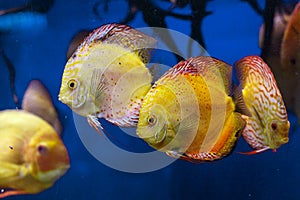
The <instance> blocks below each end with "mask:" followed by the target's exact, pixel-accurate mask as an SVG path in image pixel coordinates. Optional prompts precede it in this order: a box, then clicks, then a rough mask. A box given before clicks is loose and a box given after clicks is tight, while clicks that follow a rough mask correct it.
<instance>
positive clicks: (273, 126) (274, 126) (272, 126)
mask: <svg viewBox="0 0 300 200" xmlns="http://www.w3.org/2000/svg"><path fill="white" fill-rule="evenodd" d="M271 128H272V129H273V131H275V130H276V129H277V124H276V123H272V124H271Z"/></svg>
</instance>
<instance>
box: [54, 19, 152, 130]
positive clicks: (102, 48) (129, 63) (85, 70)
mask: <svg viewBox="0 0 300 200" xmlns="http://www.w3.org/2000/svg"><path fill="white" fill-rule="evenodd" d="M155 44H156V40H155V39H154V38H152V37H150V36H147V35H145V34H143V33H141V32H139V31H137V30H134V29H132V28H131V27H128V26H126V25H119V24H107V25H103V26H101V27H100V28H98V29H96V30H94V31H93V32H92V33H91V34H90V35H89V36H88V37H87V38H85V40H84V41H83V43H81V45H80V46H79V47H78V48H77V50H76V51H75V52H74V54H73V55H72V56H71V58H70V59H69V60H68V62H67V64H66V66H65V70H64V73H63V77H62V83H61V88H60V92H59V100H60V101H61V102H63V103H65V104H67V105H68V106H69V107H70V108H71V109H72V110H73V111H74V112H76V113H78V114H79V115H82V116H86V117H88V121H89V123H90V124H91V125H92V126H93V127H94V128H96V129H98V128H99V127H100V128H102V127H101V124H100V123H99V122H98V120H97V118H105V119H106V120H108V121H109V122H111V123H113V124H116V125H118V126H124V127H128V126H135V125H136V124H137V121H138V113H139V108H140V105H141V102H142V98H143V97H144V96H145V95H146V93H147V92H148V90H149V89H150V87H151V81H152V77H151V74H150V72H149V70H148V68H146V63H147V62H148V61H149V59H150V51H151V48H153V47H154V46H155Z"/></svg>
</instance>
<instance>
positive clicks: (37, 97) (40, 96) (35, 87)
mask: <svg viewBox="0 0 300 200" xmlns="http://www.w3.org/2000/svg"><path fill="white" fill-rule="evenodd" d="M22 109H23V110H26V111H28V112H31V113H33V114H35V115H37V116H39V117H41V118H42V119H44V120H45V121H47V122H48V123H49V124H50V125H52V126H53V128H54V129H55V130H56V132H57V133H58V134H59V135H60V134H61V133H62V131H63V128H62V125H61V123H60V121H59V118H58V115H57V112H56V109H55V107H54V105H53V102H52V99H51V96H50V94H49V92H48V90H47V89H46V88H45V86H44V85H43V84H42V82H40V81H39V80H32V81H31V82H30V84H29V86H28V87H27V89H26V92H25V94H24V97H23V102H22Z"/></svg>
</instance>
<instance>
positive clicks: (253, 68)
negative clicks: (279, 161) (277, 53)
mask: <svg viewBox="0 0 300 200" xmlns="http://www.w3.org/2000/svg"><path fill="white" fill-rule="evenodd" d="M235 68H236V70H237V77H238V79H239V81H240V86H239V87H241V88H242V96H243V99H244V102H245V104H246V106H247V108H248V110H249V112H250V113H251V115H252V116H251V117H248V116H244V115H243V116H242V117H243V118H244V119H245V120H246V122H247V125H246V127H245V129H244V131H243V133H242V134H243V137H244V138H245V140H246V141H247V143H248V144H249V145H250V146H251V147H253V148H254V149H256V150H254V151H252V152H249V153H246V154H255V153H259V152H262V151H265V150H268V149H273V150H274V151H275V150H276V149H277V148H279V147H280V146H281V145H282V144H285V143H287V142H288V140H289V138H288V132H289V128H290V123H289V121H288V118H287V112H286V109H285V106H284V102H283V100H282V97H281V94H280V91H279V89H278V86H277V84H276V80H275V78H274V76H273V74H272V72H271V70H270V68H269V67H268V65H267V64H266V63H265V62H264V61H263V60H262V59H261V58H260V57H258V56H247V57H244V58H242V59H241V60H239V61H238V62H237V63H236V64H235Z"/></svg>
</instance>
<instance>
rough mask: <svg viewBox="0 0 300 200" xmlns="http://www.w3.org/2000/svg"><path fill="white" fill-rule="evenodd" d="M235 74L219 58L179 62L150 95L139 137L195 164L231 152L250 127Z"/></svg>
mask: <svg viewBox="0 0 300 200" xmlns="http://www.w3.org/2000/svg"><path fill="white" fill-rule="evenodd" d="M231 75H232V67H231V66H229V65H228V64H226V63H224V62H222V61H220V60H218V59H215V58H211V57H205V56H199V57H194V58H190V59H188V60H186V61H181V62H179V63H178V64H177V65H175V66H174V67H173V68H171V69H170V70H169V71H167V72H166V73H165V74H164V75H163V76H162V77H161V78H160V79H159V80H158V81H157V82H156V83H155V84H154V85H153V86H152V88H151V89H150V91H149V92H148V93H147V95H146V96H145V98H144V100H143V103H142V107H141V109H140V117H139V121H138V126H137V135H138V136H139V137H140V138H142V139H143V140H145V141H146V142H147V143H148V144H149V145H150V146H152V147H153V148H155V149H157V150H159V151H163V152H166V153H167V155H169V156H173V157H179V158H182V159H185V160H188V161H191V162H201V161H213V160H216V159H221V158H223V157H224V156H227V155H228V154H229V153H230V152H231V151H232V149H233V147H234V146H235V143H236V141H237V139H238V138H239V136H240V133H241V131H242V130H243V128H244V126H245V121H244V120H243V119H242V117H241V114H240V113H238V112H236V111H235V110H236V104H235V102H234V101H233V98H232V97H231V96H229V94H231V87H232V84H231V79H232V77H231ZM241 110H242V107H241Z"/></svg>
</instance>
